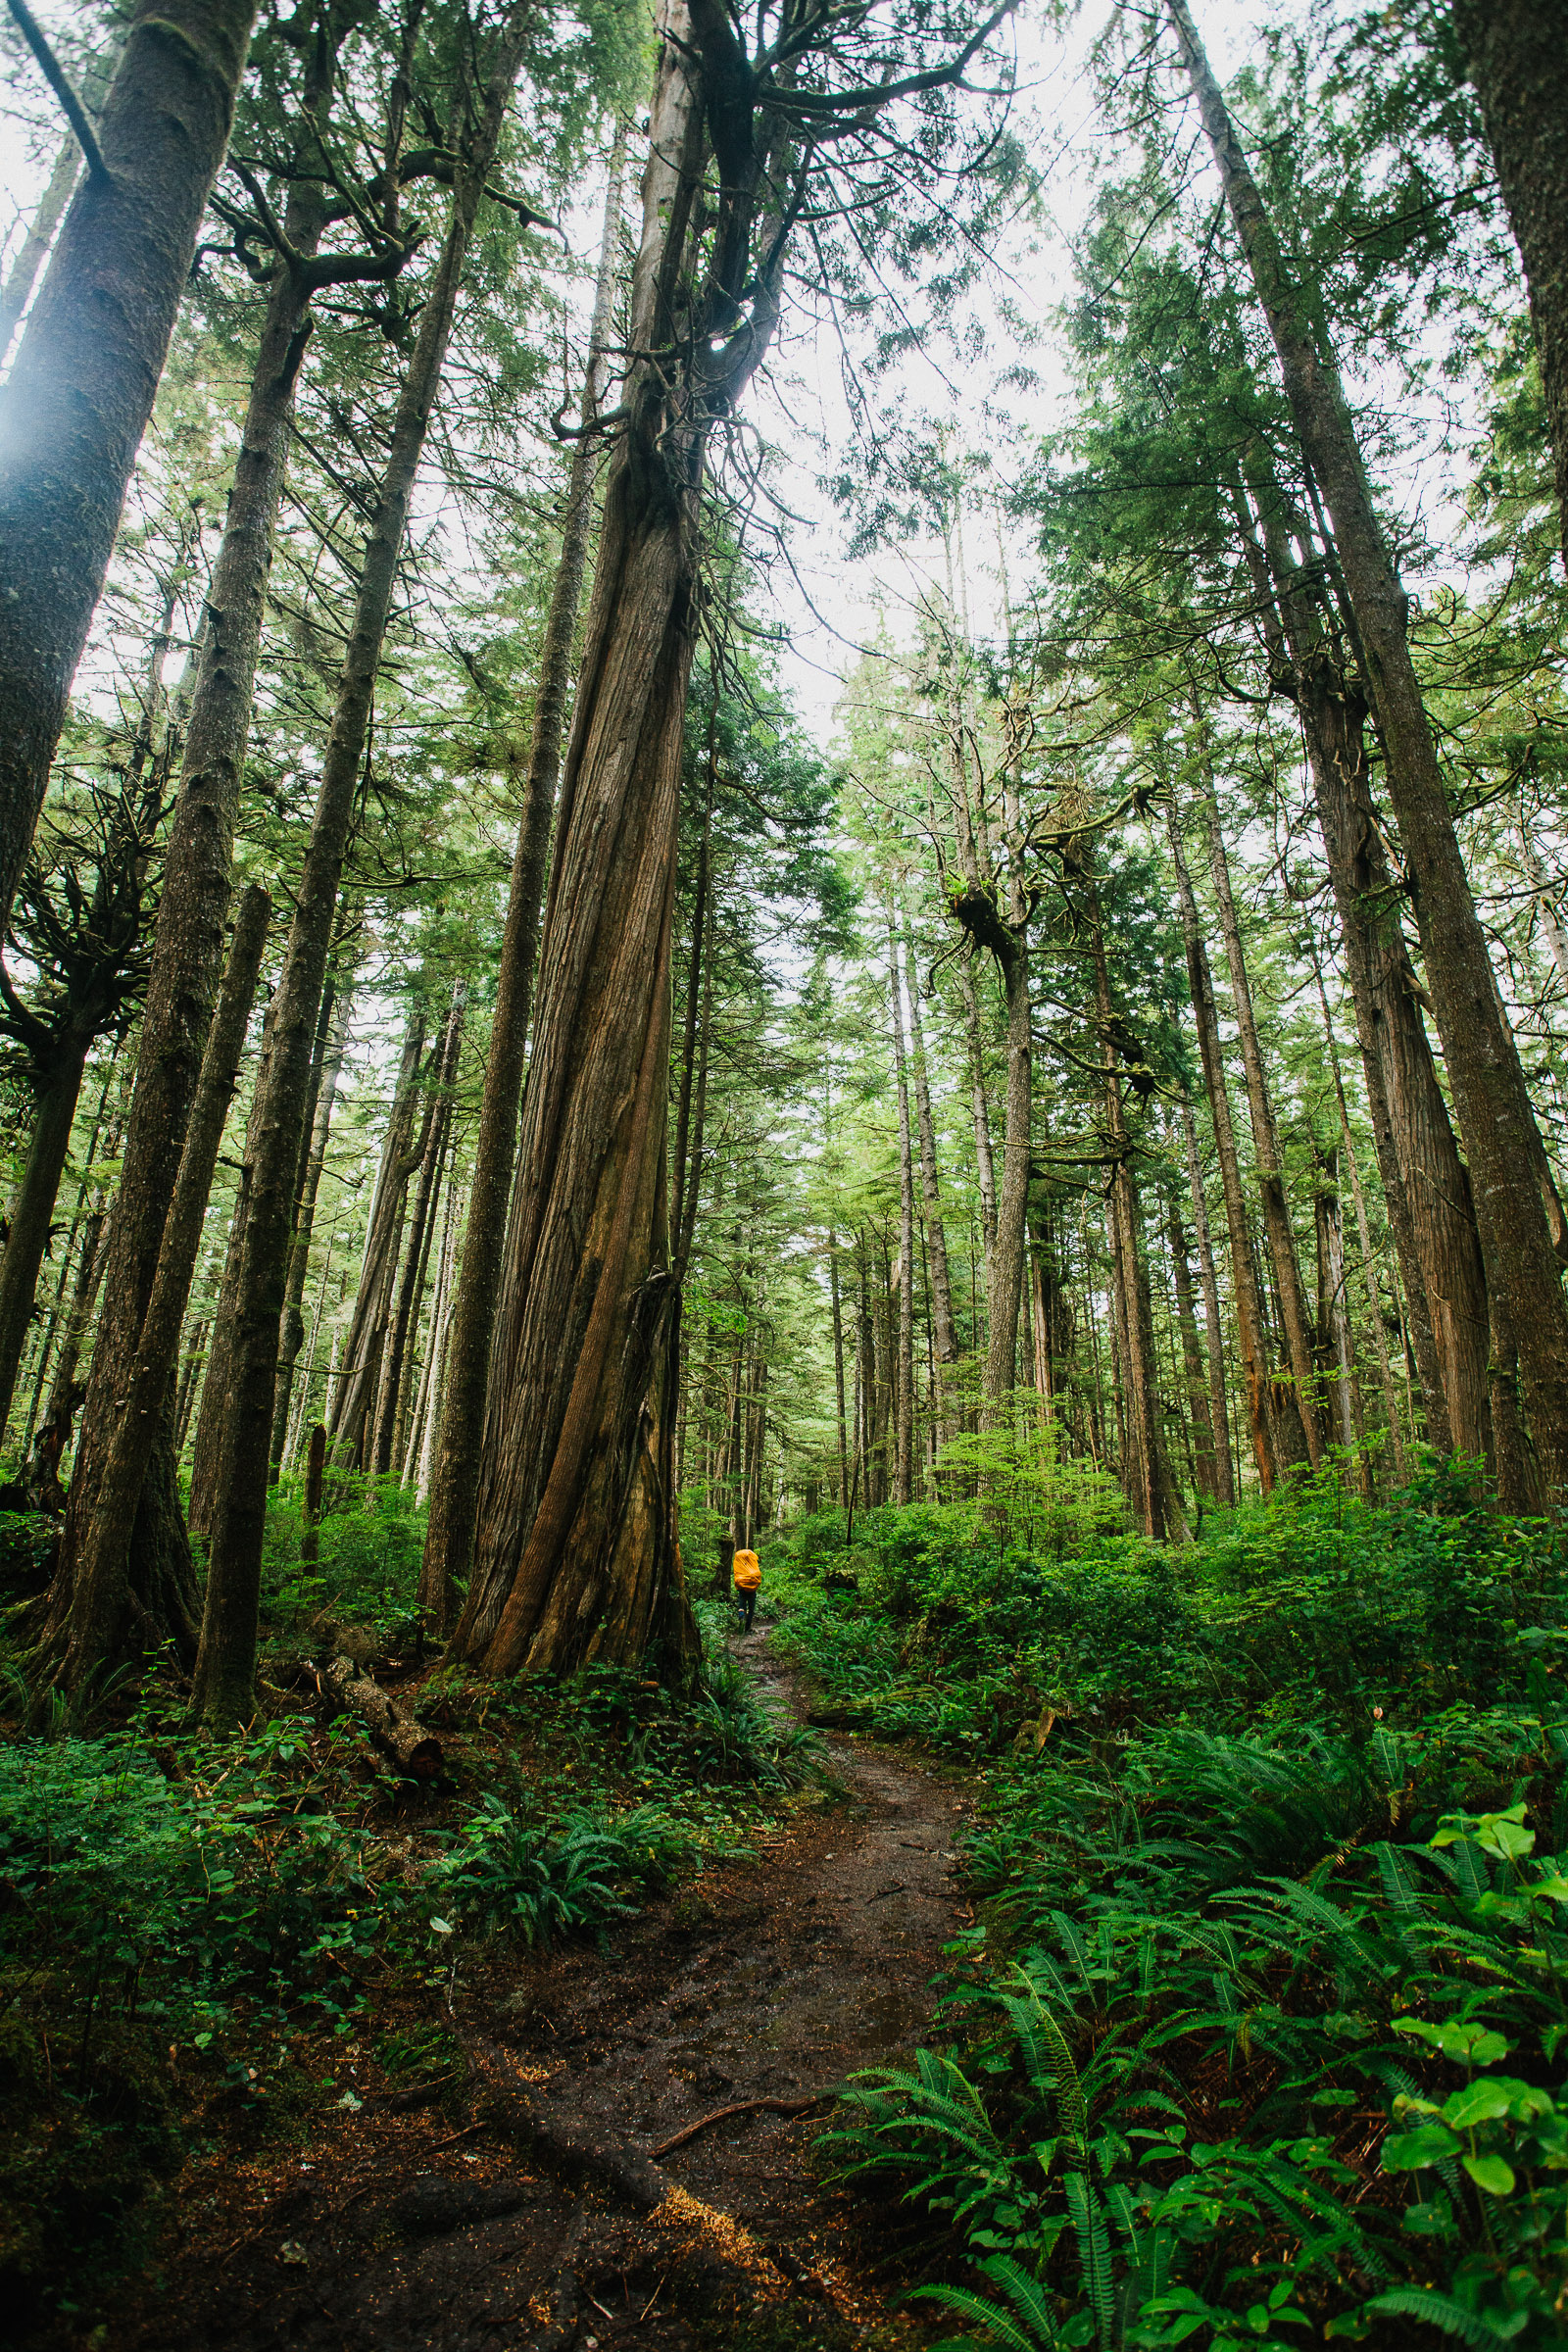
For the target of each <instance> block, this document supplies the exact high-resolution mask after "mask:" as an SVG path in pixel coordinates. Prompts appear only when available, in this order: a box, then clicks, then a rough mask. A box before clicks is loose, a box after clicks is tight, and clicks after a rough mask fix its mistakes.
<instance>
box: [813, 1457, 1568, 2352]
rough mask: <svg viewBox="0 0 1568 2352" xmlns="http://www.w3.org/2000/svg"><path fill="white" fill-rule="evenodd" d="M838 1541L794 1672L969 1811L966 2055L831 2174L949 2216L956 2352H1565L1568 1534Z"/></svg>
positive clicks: (962, 2021) (921, 1519) (944, 2288)
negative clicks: (950, 1789) (929, 1760)
mask: <svg viewBox="0 0 1568 2352" xmlns="http://www.w3.org/2000/svg"><path fill="white" fill-rule="evenodd" d="M834 1533H835V1531H834V1529H833V1527H832V1523H831V1522H830V1521H828V1522H822V1523H816V1524H812V1523H808V1525H807V1527H806V1528H805V1529H804V1530H802V1531H799V1533H798V1536H797V1539H796V1544H795V1546H794V1557H793V1558H792V1560H790V1561H789V1562H787V1563H786V1562H784V1561H779V1562H776V1563H774V1564H773V1572H772V1573H771V1575H770V1578H769V1588H770V1591H771V1592H772V1593H773V1595H774V1598H775V1600H776V1601H778V1600H782V1602H783V1605H784V1606H785V1608H786V1610H787V1617H786V1622H785V1624H784V1626H783V1627H782V1628H781V1629H780V1633H779V1635H778V1636H777V1640H778V1641H779V1642H780V1644H781V1645H783V1646H787V1647H789V1648H790V1649H792V1650H793V1652H794V1654H795V1655H796V1657H797V1658H798V1659H799V1661H800V1662H801V1664H802V1665H803V1666H804V1667H805V1668H806V1669H807V1670H808V1672H809V1675H810V1677H811V1678H812V1681H813V1683H814V1686H815V1689H816V1691H817V1693H818V1703H817V1712H818V1714H819V1715H821V1716H826V1717H828V1718H831V1719H833V1720H836V1721H839V1722H841V1723H847V1724H848V1725H850V1726H851V1727H852V1728H860V1729H863V1730H864V1731H865V1732H867V1733H871V1734H874V1735H876V1736H878V1737H882V1738H896V1739H904V1740H913V1741H916V1742H918V1743H920V1744H922V1745H924V1746H926V1747H928V1748H930V1749H932V1750H934V1751H935V1752H937V1753H940V1754H943V1755H946V1756H949V1757H952V1758H956V1759H963V1760H965V1761H966V1762H967V1763H968V1764H969V1766H970V1767H971V1769H972V1772H973V1780H974V1786H975V1788H976V1790H977V1793H978V1798H979V1803H978V1807H977V1818H976V1823H975V1826H974V1829H973V1832H972V1835H971V1837H970V1838H969V1840H968V1843H967V1849H966V1860H967V1868H968V1874H969V1881H970V1886H971V1888H972V1891H973V1894H974V1896H975V1898H976V1914H975V1924H974V1926H973V1928H972V1929H971V1930H969V1931H968V1932H966V1933H965V1934H964V1935H963V1936H960V1938H959V1939H958V1940H957V1942H956V1944H955V1945H954V1946H952V1947H951V1948H950V1953H949V1970H948V1975H947V1979H946V1984H945V1993H944V2000H943V2005H942V2008H941V2010H940V2011H939V2017H940V2021H941V2030H940V2032H939V2034H938V2035H937V2036H936V2037H935V2039H934V2042H933V2046H932V2047H931V2048H929V2049H927V2050H923V2051H921V2052H919V2053H918V2055H917V2057H916V2059H915V2061H914V2063H913V2065H912V2066H910V2067H907V2068H903V2069H895V2070H884V2071H881V2072H878V2073H876V2074H874V2075H869V2076H866V2077H864V2078H862V2079H861V2080H860V2081H859V2082H858V2083H857V2084H856V2085H855V2086H854V2087H853V2089H852V2091H851V2093H850V2094H849V2096H848V2097H847V2098H846V2099H845V2101H844V2102H843V2103H842V2105H841V2108H840V2111H839V2114H838V2117H837V2119H836V2122H835V2125H834V2127H833V2129H832V2131H830V2133H829V2134H828V2136H827V2139H826V2142H825V2146H826V2149H827V2152H828V2155H829V2157H830V2159H831V2162H832V2164H833V2167H834V2169H835V2170H836V2172H837V2173H838V2175H839V2177H840V2178H842V2179H844V2180H848V2181H852V2182H854V2183H857V2184H858V2186H859V2187H861V2188H862V2189H864V2190H865V2191H866V2192H867V2193H869V2194H871V2195H874V2196H876V2197H878V2198H880V2199H883V2200H884V2201H890V2202H893V2203H895V2204H898V2205H903V2206H905V2207H907V2208H908V2209H910V2210H911V2212H912V2213H913V2214H914V2215H917V2216H920V2217H923V2218H924V2220H925V2221H926V2223H927V2224H929V2221H931V2220H933V2219H934V2220H935V2221H937V2222H938V2223H939V2224H940V2225H941V2227H942V2229H944V2231H945V2232H946V2247H947V2255H948V2261H947V2264H946V2266H945V2269H944V2273H943V2276H942V2278H940V2279H934V2280H933V2281H932V2283H931V2285H930V2287H929V2288H928V2289H927V2290H926V2291H928V2292H929V2293H931V2294H934V2295H935V2296H937V2297H938V2299H939V2300H940V2301H942V2302H943V2303H945V2304H946V2305H947V2306H948V2307H949V2309H950V2310H952V2311H953V2312H954V2314H955V2315H956V2317H957V2319H958V2320H959V2321H960V2322H961V2323H963V2325H964V2327H965V2337H964V2340H970V2337H971V2336H972V2337H974V2338H975V2339H976V2340H981V2341H990V2342H992V2343H996V2344H1004V2345H1007V2346H1009V2347H1012V2348H1013V2352H1040V2348H1042V2347H1048V2346H1054V2345H1058V2344H1059V2345H1063V2346H1095V2347H1101V2348H1103V2352H1111V2348H1113V2347H1119V2346H1138V2347H1164V2346H1173V2345H1177V2344H1187V2345H1190V2346H1192V2347H1194V2352H1205V2348H1206V2347H1230V2346H1236V2345H1241V2344H1256V2343H1260V2342H1270V2343H1271V2342H1280V2343H1295V2344H1299V2345H1304V2344H1312V2343H1323V2342H1330V2341H1333V2342H1340V2341H1353V2342H1365V2343H1368V2344H1375V2345H1379V2346H1385V2345H1386V2346H1391V2347H1400V2346H1405V2345H1409V2346H1412V2347H1414V2346H1420V2345H1434V2344H1437V2343H1439V2342H1441V2341H1443V2340H1444V2339H1445V2337H1446V2338H1447V2339H1448V2340H1451V2341H1456V2342H1459V2343H1463V2344H1468V2345H1472V2346H1477V2347H1482V2348H1485V2352H1491V2348H1492V2347H1501V2346H1504V2345H1518V2346H1533V2345H1537V2344H1543V2345H1544V2344H1550V2343H1557V2342H1560V2341H1561V2340H1563V2338H1564V2336H1565V2335H1568V2207H1565V2182H1568V2093H1565V2092H1564V2090H1563V2071H1564V2058H1565V2056H1568V1932H1565V1931H1568V1795H1565V1760H1568V1705H1565V1703H1564V1696H1563V1691H1562V1681H1563V1674H1564V1668H1563V1663H1562V1661H1563V1658H1564V1655H1565V1644H1568V1630H1565V1623H1564V1619H1565V1608H1564V1603H1565V1599H1568V1576H1565V1566H1568V1562H1565V1556H1564V1549H1563V1543H1562V1539H1561V1537H1560V1536H1558V1535H1556V1534H1554V1533H1550V1532H1548V1531H1547V1530H1546V1529H1544V1527H1542V1526H1540V1525H1538V1524H1535V1523H1529V1524H1523V1523H1516V1522H1509V1521H1506V1520H1500V1519H1497V1518H1496V1517H1495V1516H1492V1515H1490V1514H1488V1513H1486V1512H1485V1511H1483V1510H1481V1509H1479V1508H1477V1507H1475V1506H1474V1505H1473V1503H1472V1502H1471V1500H1470V1498H1469V1496H1468V1495H1467V1494H1466V1492H1465V1490H1464V1489H1463V1488H1462V1487H1461V1486H1458V1485H1454V1484H1450V1483H1448V1482H1446V1481H1441V1480H1438V1481H1428V1482H1426V1483H1425V1484H1424V1485H1423V1486H1421V1487H1420V1488H1418V1489H1416V1490H1413V1491H1412V1492H1411V1493H1409V1494H1407V1495H1401V1496H1399V1497H1398V1498H1397V1499H1396V1501H1395V1502H1394V1503H1393V1504H1392V1505H1391V1506H1390V1507H1388V1508H1386V1509H1381V1510H1374V1509H1370V1508H1367V1507H1364V1506H1362V1505H1359V1504H1356V1503H1353V1502H1351V1501H1350V1500H1349V1499H1348V1498H1347V1497H1346V1496H1344V1495H1342V1494H1341V1493H1340V1492H1339V1491H1338V1490H1337V1488H1336V1486H1335V1485H1334V1484H1333V1483H1332V1482H1331V1481H1324V1482H1322V1483H1320V1484H1316V1485H1311V1486H1306V1487H1304V1488H1301V1489H1299V1490H1297V1491H1295V1492H1293V1493H1291V1494H1290V1495H1285V1496H1282V1497H1281V1498H1279V1499H1278V1500H1277V1501H1276V1502H1274V1503H1272V1504H1271V1505H1270V1506H1268V1507H1267V1508H1258V1509H1254V1510H1250V1511H1246V1512H1242V1513H1238V1514H1237V1515H1236V1516H1235V1517H1234V1518H1233V1519H1231V1520H1229V1521H1228V1522H1227V1523H1225V1524H1223V1525H1221V1526H1219V1527H1211V1528H1210V1530H1209V1531H1208V1533H1207V1534H1206V1537H1205V1540H1204V1542H1203V1543H1202V1544H1200V1545H1197V1546H1194V1547H1192V1548H1191V1549H1189V1550H1186V1551H1185V1552H1176V1551H1171V1552H1168V1553H1167V1552H1164V1551H1160V1550H1157V1549H1155V1548H1154V1547H1152V1546H1149V1545H1146V1544H1141V1543H1139V1542H1137V1541H1135V1540H1133V1539H1130V1538H1128V1537H1125V1536H1109V1537H1104V1538H1102V1539H1099V1540H1098V1541H1095V1542H1092V1543H1090V1544H1087V1545H1086V1546H1085V1548H1084V1550H1083V1552H1082V1554H1081V1555H1080V1556H1078V1557H1076V1558H1073V1559H1067V1560H1063V1561H1061V1562H1057V1561H1055V1560H1054V1559H1052V1560H1051V1561H1049V1562H1044V1563H1043V1562H1041V1561H1039V1560H1037V1559H1033V1558H1030V1557H1029V1556H1027V1555H1024V1554H1020V1553H1019V1552H1017V1551H1016V1550H1003V1549H1001V1548H1000V1547H999V1546H998V1545H997V1544H996V1543H995V1541H994V1540H991V1539H990V1538H988V1532H987V1530H986V1527H985V1524H984V1521H983V1520H982V1518H981V1517H980V1515H979V1514H978V1513H977V1512H976V1511H974V1510H973V1509H970V1510H968V1511H960V1510H941V1509H930V1508H925V1507H921V1508H917V1509H915V1510H907V1511H904V1512H901V1513H897V1514H892V1513H889V1514H883V1515H880V1516H879V1517H878V1518H876V1519H874V1520H873V1521H872V1523H871V1525H870V1526H869V1527H868V1528H867V1529H866V1530H865V1536H864V1542H863V1544H861V1545H860V1546H859V1547H858V1550H857V1552H856V1553H855V1554H854V1555H851V1556H848V1557H847V1556H846V1555H845V1553H844V1551H843V1548H842V1543H840V1545H839V1547H838V1548H836V1549H835V1548H834V1545H833V1542H832V1538H833V1535H834ZM1560 1857H1561V1858H1565V1859H1564V1862H1563V1866H1562V1867H1560V1866H1559V1858H1560ZM1559 2098H1561V2105H1559Z"/></svg>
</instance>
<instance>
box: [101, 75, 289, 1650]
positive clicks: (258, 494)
mask: <svg viewBox="0 0 1568 2352" xmlns="http://www.w3.org/2000/svg"><path fill="white" fill-rule="evenodd" d="M334 62H335V60H334V55H333V52H332V51H331V49H330V47H328V48H327V49H326V50H325V51H324V52H319V53H318V55H317V56H316V58H315V60H314V62H313V69H312V72H311V73H310V74H309V75H308V77H307V81H306V95H307V97H308V98H309V99H310V100H311V102H312V103H313V104H314V105H315V106H317V108H318V109H320V108H324V106H325V104H326V102H327V98H328V96H329V93H330V88H331V75H332V67H333V64H334ZM312 135H313V138H314V133H313V134H312ZM325 219H326V194H325V191H324V185H323V183H322V182H320V181H319V180H312V179H310V178H304V177H302V178H301V179H298V180H296V181H295V182H294V184H293V187H292V189H291V192H290V197H289V202H288V205H287V207H286V209H285V213H284V221H283V226H284V232H285V234H286V236H287V237H288V240H289V242H290V244H291V245H292V247H293V249H294V251H295V253H296V254H297V255H298V256H299V257H300V261H301V263H302V264H305V263H308V262H309V259H310V257H311V256H312V255H313V254H314V253H315V252H316V250H317V248H318V246H319V242H320V237H321V233H322V229H323V226H324V222H325ZM311 291H312V287H311V283H310V281H309V279H308V277H307V276H306V275H304V274H303V273H302V271H301V270H297V269H293V268H290V269H288V270H281V271H280V273H279V275H278V277H277V279H276V280H275V282H274V284H273V287H272V291H271V294H270V297H269V300H268V306H267V315H266V318H265V319H264V322H263V326H262V333H261V340H260V342H259V344H258V346H257V352H256V360H255V364H254V367H253V368H252V372H251V386H250V393H249V398H248V401H247V405H246V411H245V420H244V424H243V427H242V429H241V435H240V446H239V453H238V455H237V457H236V459H235V462H234V479H233V483H232V485H231V487H230V490H229V498H228V510H227V513H226V515H225V516H224V521H223V536H222V540H221V544H220V546H219V550H218V557H217V561H216V563H215V564H214V566H213V580H212V588H211V592H210V594H209V597H208V602H207V611H206V614H205V616H204V621H203V627H202V632H201V638H200V647H199V653H198V658H197V666H196V679H195V685H194V690H193V693H192V697H191V703H190V711H189V716H188V720H187V724H186V729H185V742H184V750H183V755H182V759H181V763H180V780H179V792H178V797H177V799H176V801H175V804H174V815H173V821H172V826H171V828H170V837H169V845H168V849H167V852H166V855H165V861H164V881H163V891H162V895H161V897H160V900H159V907H158V924H157V928H156V931H155V933H154V936H153V955H152V964H151V968H150V971H149V974H148V982H147V1000H146V1004H145V1005H144V1007H143V1011H142V1020H141V1035H140V1040H139V1043H138V1047H137V1056H136V1083H135V1088H134V1092H133V1094H132V1098H131V1107H130V1118H129V1122H128V1125H127V1128H126V1134H125V1149H124V1158H123V1170H122V1175H121V1183H120V1192H119V1196H118V1198H117V1201H116V1203H115V1207H114V1210H113V1213H112V1215H111V1219H110V1228H109V1253H108V1262H107V1266H106V1270H105V1276H104V1304H103V1313H102V1317H101V1319H100V1324H99V1330H98V1337H97V1341H96V1344H95V1346H94V1349H93V1378H92V1381H91V1382H90V1384H89V1390H88V1397H87V1405H86V1410H85V1413H84V1415H83V1418H82V1430H81V1443H80V1446H78V1448H77V1452H76V1467H75V1473H74V1475H73V1479H72V1497H71V1506H70V1509H69V1511H68V1513H67V1519H66V1527H65V1533H64V1536H63V1538H62V1541H61V1547H60V1567H59V1571H58V1574H57V1579H56V1582H57V1587H58V1589H59V1593H60V1603H57V1604H56V1606H57V1613H58V1609H59V1606H60V1605H61V1603H63V1606H64V1608H65V1609H66V1610H68V1611H69V1607H70V1593H71V1579H72V1576H73V1561H74V1557H75V1551H76V1546H77V1544H78V1543H79V1542H80V1541H81V1538H82V1535H83V1532H84V1530H85V1528H86V1526H87V1524H88V1523H89V1521H90V1519H91V1516H92V1508H93V1497H94V1495H95V1493H96V1488H97V1476H98V1467H99V1464H100V1462H101V1460H102V1458H103V1455H104V1452H105V1451H106V1449H107V1447H108V1446H109V1444H110V1442H111V1436H112V1430H113V1423H114V1408H113V1401H112V1400H113V1399H114V1397H117V1396H120V1395H122V1394H123V1390H124V1386H125V1383H126V1381H127V1380H128V1378H129V1376H130V1360H131V1351H132V1349H133V1348H135V1345H136V1339H137V1335H138V1333H139V1332H140V1330H141V1324H142V1317H143V1315H144V1314H145V1312H146V1307H147V1299H148V1297H149V1295H150V1293H151V1290H152V1284H153V1275H154V1271H155V1269H156V1267H157V1263H158V1252H159V1248H160V1246H161V1243H162V1240H163V1230H164V1217H165V1213H166V1211H167V1209H168V1206H169V1202H170V1200H171V1198H172V1194H173V1189H174V1179H175V1175H176V1173H177V1170H178V1167H179V1156H180V1152H181V1151H182V1149H183V1146H184V1139H185V1122H186V1120H187V1118H188V1116H189V1113H190V1103H191V1099H192V1096H193V1095H194V1093H195V1090H196V1083H197V1078H198V1075H199V1073H200V1069H201V1062H202V1054H203V1052H204V1049H205V1046H206V1041H207V1031H208V1027H209V1025H210V1023H211V1020H212V1011H213V1005H214V1004H215V1002H216V1000H217V994H218V988H219V981H220V976H221V971H222V967H223V954H224V943H225V937H226V932H227V925H228V912H229V901H230V897H231V893H232V873H233V851H234V826H235V822H236V820H237V817H238V813H239V801H240V788H241V784H242V782H243V780H244V771H245V755H246V750H247V747H248V744H249V741H250V726H251V710H252V705H253V703H254V700H255V687H256V664H257V660H258V657H259V654H260V649H261V635H262V621H263V616H264V613H265V611H266V604H267V584H268V579H269V577H270V570H271V562H272V544H273V538H274V535H275V530H276V522H277V510H278V501H279V498H280V496H281V493H282V485H283V470H284V463H285V460H286V458H287V454H288V443H289V427H290V421H291V419H292V417H293V413H294V390H295V383H296V379H297V377H298V374H299V368H300V363H301V360H302V358H303V356H304V351H305V335H306V330H307V322H308V319H309V306H310V299H311ZM236 1274H237V1266H236ZM226 1338H227V1326H226V1325H224V1324H221V1323H217V1322H215V1325H214V1330H213V1346H214V1351H215V1352H216V1350H217V1348H218V1346H219V1344H220V1342H221V1341H223V1340H226ZM204 1395H205V1392H204ZM195 1523H196V1522H193V1524H195Z"/></svg>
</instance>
